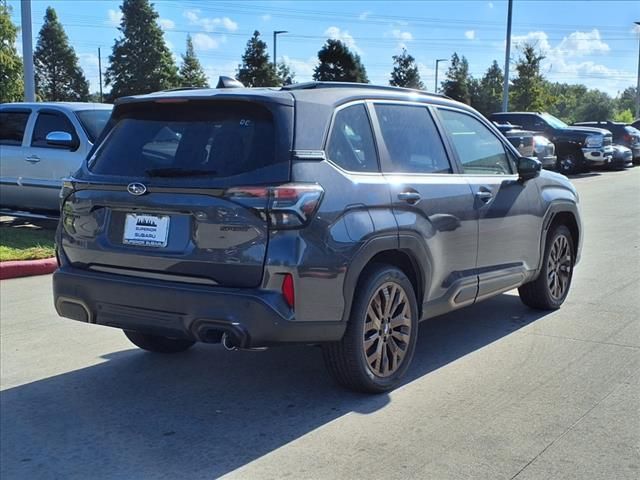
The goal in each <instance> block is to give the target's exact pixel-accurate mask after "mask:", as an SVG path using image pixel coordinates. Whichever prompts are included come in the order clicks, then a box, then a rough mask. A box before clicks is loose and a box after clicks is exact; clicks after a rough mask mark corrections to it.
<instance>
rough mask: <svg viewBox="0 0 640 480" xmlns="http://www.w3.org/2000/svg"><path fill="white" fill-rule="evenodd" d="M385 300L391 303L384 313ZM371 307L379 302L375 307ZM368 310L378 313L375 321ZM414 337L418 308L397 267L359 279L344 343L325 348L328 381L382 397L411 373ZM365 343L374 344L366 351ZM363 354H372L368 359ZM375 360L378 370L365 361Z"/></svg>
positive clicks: (381, 268)
mask: <svg viewBox="0 0 640 480" xmlns="http://www.w3.org/2000/svg"><path fill="white" fill-rule="evenodd" d="M402 294H404V297H403V296H402ZM387 295H389V296H387ZM385 298H386V300H385ZM389 299H390V300H391V302H390V306H389V307H388V308H387V306H388V305H389V304H388V303H387V301H389ZM372 302H377V303H376V304H375V305H376V306H374V304H373V303H372ZM396 302H397V303H396ZM394 305H395V306H394ZM370 306H371V308H372V309H374V308H375V309H376V310H377V313H375V315H378V314H379V315H380V316H379V317H377V316H376V317H372V313H370V312H373V310H371V311H370V310H369V307H370ZM391 309H393V310H391ZM407 309H408V312H409V317H410V318H408V319H407V318H406V317H407V315H406V313H407ZM385 312H388V313H385ZM393 314H395V316H393ZM392 316H393V322H392V318H391V317H392ZM380 317H381V318H382V319H380ZM401 317H402V318H401ZM400 322H402V324H399V323H400ZM375 325H377V327H376V326H375ZM378 328H379V330H378ZM407 332H408V333H407ZM417 334H418V304H417V302H416V296H415V292H414V291H413V286H412V285H411V282H410V281H409V279H408V278H407V276H406V275H405V274H404V273H403V272H402V271H401V270H399V269H397V268H395V267H391V266H389V265H374V266H372V267H371V268H368V269H367V271H365V272H364V273H363V277H362V279H361V280H360V281H359V282H358V287H357V290H356V294H355V298H354V303H353V306H352V309H351V317H350V318H349V323H348V325H347V329H346V331H345V334H344V336H343V338H342V340H341V341H339V342H333V343H328V344H324V345H323V356H324V360H325V364H326V366H327V369H328V370H329V373H330V374H331V375H332V377H333V378H334V379H335V380H336V381H337V382H338V383H339V384H340V385H342V386H344V387H346V388H348V389H351V390H355V391H359V392H366V393H381V392H386V391H388V390H391V389H393V388H395V387H396V386H397V385H398V384H399V383H400V381H401V379H402V377H403V376H404V374H405V373H406V371H407V369H408V368H409V365H410V364H411V360H412V358H413V354H414V351H415V348H416V339H417ZM405 340H406V341H405ZM369 342H372V343H370V345H369V347H368V349H367V347H366V346H365V344H367V343H369ZM367 351H368V352H370V353H369V355H368V356H367V353H366V352H367ZM401 354H402V357H401V358H400V355H401ZM373 357H377V360H376V359H374V360H373V362H374V363H375V364H376V367H374V366H373V365H371V364H370V363H369V362H370V361H371V360H368V359H372V358H373ZM376 369H378V370H379V371H378V372H377V373H376V372H374V370H376Z"/></svg>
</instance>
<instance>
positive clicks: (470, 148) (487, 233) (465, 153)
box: [438, 109, 542, 299]
mask: <svg viewBox="0 0 640 480" xmlns="http://www.w3.org/2000/svg"><path fill="white" fill-rule="evenodd" d="M438 113H439V116H440V118H441V119H442V124H443V126H444V128H445V130H446V131H447V134H448V136H449V138H450V142H451V144H452V146H453V148H454V150H455V152H456V155H457V157H458V161H459V163H460V166H461V167H462V170H463V172H464V174H465V176H466V179H467V181H468V183H469V185H470V187H471V191H472V192H473V197H474V210H475V215H476V218H477V219H478V260H477V271H478V277H479V291H478V299H480V298H483V297H485V296H488V295H491V294H494V293H499V292H501V291H505V290H509V289H510V288H513V287H515V286H518V285H520V284H521V283H523V281H524V280H525V279H526V275H527V273H528V272H529V271H531V270H534V269H536V268H537V265H538V259H539V255H540V252H539V242H540V231H541V230H542V225H541V219H540V218H539V217H538V216H537V212H538V210H539V208H538V207H539V203H540V199H539V195H538V191H537V187H536V185H535V183H534V182H526V183H524V184H523V183H522V182H520V181H518V175H517V173H516V167H515V160H514V158H513V156H512V153H511V151H510V150H509V148H508V147H507V146H506V145H505V144H504V143H503V142H502V141H501V140H500V139H499V138H498V137H497V136H496V135H495V134H494V132H493V131H491V130H490V129H489V128H488V127H487V126H486V125H484V124H483V123H482V122H481V121H480V120H478V119H476V118H475V117H474V116H472V115H470V114H468V113H465V112H460V111H455V110H449V109H439V111H438Z"/></svg>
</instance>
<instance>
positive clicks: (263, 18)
mask: <svg viewBox="0 0 640 480" xmlns="http://www.w3.org/2000/svg"><path fill="white" fill-rule="evenodd" d="M260 18H261V19H262V21H263V22H268V21H269V20H271V15H269V14H266V15H262V16H261V17H260Z"/></svg>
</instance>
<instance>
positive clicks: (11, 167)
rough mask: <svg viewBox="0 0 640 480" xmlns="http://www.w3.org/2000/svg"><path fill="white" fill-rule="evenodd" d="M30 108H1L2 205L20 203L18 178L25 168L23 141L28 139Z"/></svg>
mask: <svg viewBox="0 0 640 480" xmlns="http://www.w3.org/2000/svg"><path fill="white" fill-rule="evenodd" d="M30 115H31V110H29V109H16V110H10V109H2V110H0V157H1V158H0V160H1V161H0V206H2V207H5V208H6V207H9V208H16V207H18V206H19V205H20V195H19V193H20V186H19V184H18V179H19V178H20V177H21V176H22V171H23V169H24V163H25V161H24V149H23V147H22V145H23V143H24V142H25V141H27V140H28V138H25V137H28V135H27V132H28V127H29V125H28V124H29V116H30Z"/></svg>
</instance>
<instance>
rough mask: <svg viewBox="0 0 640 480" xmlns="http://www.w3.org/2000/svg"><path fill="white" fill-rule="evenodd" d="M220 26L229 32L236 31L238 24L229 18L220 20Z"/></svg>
mask: <svg viewBox="0 0 640 480" xmlns="http://www.w3.org/2000/svg"><path fill="white" fill-rule="evenodd" d="M222 25H223V26H224V28H226V29H227V30H228V31H230V32H235V31H236V30H238V23H237V22H234V21H233V20H231V19H230V18H229V17H223V18H222Z"/></svg>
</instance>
